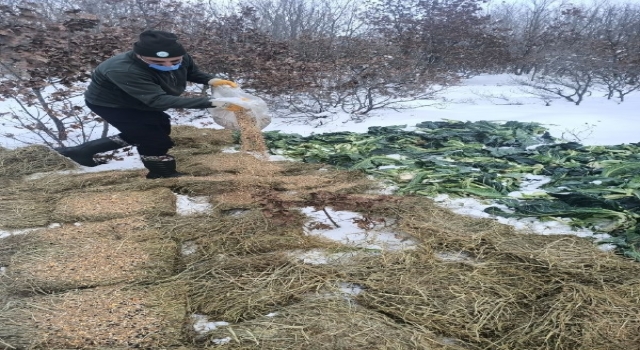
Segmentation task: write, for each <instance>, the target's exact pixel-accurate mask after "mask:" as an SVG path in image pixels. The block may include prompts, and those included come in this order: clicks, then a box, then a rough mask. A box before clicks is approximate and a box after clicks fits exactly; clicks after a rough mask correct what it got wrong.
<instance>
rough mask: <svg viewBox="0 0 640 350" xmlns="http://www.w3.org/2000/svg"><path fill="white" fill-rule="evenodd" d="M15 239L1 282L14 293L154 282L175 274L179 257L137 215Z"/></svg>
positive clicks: (30, 234)
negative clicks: (176, 259)
mask: <svg viewBox="0 0 640 350" xmlns="http://www.w3.org/2000/svg"><path fill="white" fill-rule="evenodd" d="M14 240H16V241H17V244H16V246H15V247H14V252H13V254H12V255H11V258H10V260H9V261H8V262H7V265H8V266H9V267H8V268H7V271H6V274H5V276H3V277H0V281H3V282H4V283H5V284H6V285H7V288H9V289H10V290H11V291H13V292H16V293H19V292H25V291H31V290H38V291H45V292H58V291H64V290H69V289H76V288H88V287H95V286H104V285H113V284H118V283H125V282H128V283H133V282H136V283H140V282H152V281H155V280H157V279H159V278H163V277H168V276H170V275H171V274H172V273H173V272H174V258H175V256H176V255H177V254H178V250H177V246H176V243H175V242H174V241H172V240H169V239H163V238H162V236H161V235H160V232H159V231H158V230H155V229H152V228H151V227H150V226H149V224H148V223H147V222H146V220H145V219H143V218H140V217H129V218H124V219H117V220H110V221H104V222H95V223H86V224H82V225H73V224H65V225H63V226H61V227H55V228H47V229H40V230H36V231H33V232H31V233H28V234H26V235H24V236H16V238H15V239H14Z"/></svg>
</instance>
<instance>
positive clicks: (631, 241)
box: [264, 121, 640, 260]
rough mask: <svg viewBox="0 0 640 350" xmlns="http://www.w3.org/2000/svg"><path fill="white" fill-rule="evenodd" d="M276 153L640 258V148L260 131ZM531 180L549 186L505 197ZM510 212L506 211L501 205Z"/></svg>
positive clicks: (539, 133)
mask: <svg viewBox="0 0 640 350" xmlns="http://www.w3.org/2000/svg"><path fill="white" fill-rule="evenodd" d="M264 136H265V140H266V141H267V145H268V147H269V149H270V151H271V152H272V153H275V154H280V155H284V156H286V157H289V158H293V159H297V160H301V161H303V162H308V163H325V164H331V165H334V166H336V167H339V168H342V169H350V170H359V171H363V172H366V173H367V174H370V175H372V176H374V177H376V178H378V179H381V180H383V181H385V182H389V183H390V184H392V185H393V188H395V189H396V194H399V195H424V196H430V197H434V196H436V195H439V194H448V195H449V196H463V197H473V198H476V199H480V200H490V201H491V203H493V204H492V205H491V206H490V207H488V208H486V209H485V211H486V212H487V213H490V214H492V215H496V216H503V217H511V218H530V217H534V218H537V219H538V220H555V219H557V218H565V219H564V220H565V221H566V220H569V223H570V225H571V226H573V227H576V228H578V227H580V228H587V229H590V230H591V231H593V232H594V233H607V234H609V235H611V236H612V238H610V239H607V240H603V241H599V243H610V244H614V245H615V246H616V247H617V251H618V252H619V253H621V254H624V255H626V256H628V257H631V258H634V259H636V260H640V227H639V225H638V217H640V144H623V145H612V146H584V145H581V144H579V143H576V142H562V141H561V140H559V139H556V138H554V137H552V136H551V135H550V134H549V132H548V130H547V129H546V128H545V127H543V126H542V125H541V124H537V123H522V122H515V121H510V122H505V123H496V122H488V121H479V122H459V121H427V122H423V123H419V124H417V125H416V126H415V127H412V128H407V126H406V125H399V126H389V127H370V128H369V131H368V132H367V133H352V132H337V133H325V134H314V135H311V136H306V137H303V136H300V135H297V134H283V133H280V132H277V131H272V132H266V133H264ZM530 175H542V176H544V177H545V178H546V180H547V181H548V182H547V183H545V184H544V185H542V186H541V187H540V188H539V189H540V191H537V192H535V193H533V194H528V195H524V196H520V197H514V196H510V195H509V194H510V193H512V192H514V191H519V190H521V186H523V185H524V184H526V183H528V182H527V181H528V180H527V178H528V177H530ZM505 207H506V208H508V209H505Z"/></svg>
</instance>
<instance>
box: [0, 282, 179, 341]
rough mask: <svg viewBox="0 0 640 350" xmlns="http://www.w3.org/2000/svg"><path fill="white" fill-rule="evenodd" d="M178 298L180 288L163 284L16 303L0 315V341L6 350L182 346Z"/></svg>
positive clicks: (100, 288)
mask: <svg viewBox="0 0 640 350" xmlns="http://www.w3.org/2000/svg"><path fill="white" fill-rule="evenodd" d="M159 296H161V298H159ZM180 296H181V293H180V290H179V289H175V288H173V286H167V285H160V286H147V287H127V286H111V287H98V288H92V289H82V290H74V291H69V292H65V293H61V294H54V295H37V296H32V297H27V298H21V299H13V300H10V302H9V303H8V304H7V305H6V306H5V307H4V309H3V310H2V313H0V324H1V325H2V327H0V340H2V342H4V343H5V344H12V345H11V347H6V349H14V348H20V349H33V348H36V349H87V348H89V349H99V348H101V349H113V348H146V349H161V348H168V347H174V346H180V345H182V344H184V341H183V335H182V325H183V321H184V313H185V308H184V305H183V304H182V303H180ZM1 344H2V343H0V348H2V345H1Z"/></svg>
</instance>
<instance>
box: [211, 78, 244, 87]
mask: <svg viewBox="0 0 640 350" xmlns="http://www.w3.org/2000/svg"><path fill="white" fill-rule="evenodd" d="M209 85H211V86H213V87H218V86H222V85H226V86H229V87H232V88H237V87H238V84H236V83H234V82H232V81H231V80H224V79H218V78H214V79H211V80H209Z"/></svg>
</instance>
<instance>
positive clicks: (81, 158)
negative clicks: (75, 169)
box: [54, 136, 127, 167]
mask: <svg viewBox="0 0 640 350" xmlns="http://www.w3.org/2000/svg"><path fill="white" fill-rule="evenodd" d="M124 146H127V143H126V142H124V141H122V140H121V139H120V138H119V137H117V136H115V137H103V138H101V139H97V140H93V141H89V142H85V143H83V144H81V145H78V146H75V147H61V148H54V150H55V151H56V152H58V153H60V154H62V155H63V156H65V157H68V158H71V160H73V161H74V162H76V163H78V164H80V165H84V166H89V167H94V166H98V165H100V164H98V163H96V161H95V160H94V159H93V155H94V154H96V153H102V152H108V151H113V150H117V149H118V148H121V147H124Z"/></svg>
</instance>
